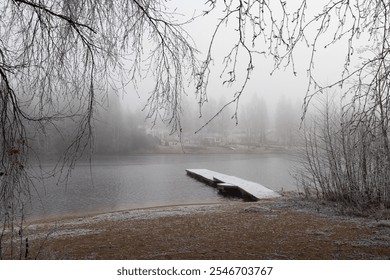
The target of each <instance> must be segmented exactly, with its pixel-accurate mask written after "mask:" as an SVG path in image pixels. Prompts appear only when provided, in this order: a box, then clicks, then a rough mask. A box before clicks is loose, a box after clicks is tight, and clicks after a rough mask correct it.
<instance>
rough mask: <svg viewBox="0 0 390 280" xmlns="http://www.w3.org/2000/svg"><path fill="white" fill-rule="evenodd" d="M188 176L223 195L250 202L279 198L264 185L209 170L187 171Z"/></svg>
mask: <svg viewBox="0 0 390 280" xmlns="http://www.w3.org/2000/svg"><path fill="white" fill-rule="evenodd" d="M186 172H187V175H188V176H190V177H192V178H195V179H197V180H198V181H201V182H203V183H205V184H207V185H210V186H213V187H215V188H218V189H219V191H220V192H221V193H223V194H234V195H238V196H242V197H244V198H247V199H250V200H259V199H265V198H274V197H279V196H280V195H279V194H278V193H277V192H275V191H273V190H270V189H268V188H266V187H264V186H263V185H260V184H258V183H255V182H251V181H247V180H244V179H241V178H238V177H235V176H229V175H226V174H222V173H218V172H214V171H211V170H208V169H186Z"/></svg>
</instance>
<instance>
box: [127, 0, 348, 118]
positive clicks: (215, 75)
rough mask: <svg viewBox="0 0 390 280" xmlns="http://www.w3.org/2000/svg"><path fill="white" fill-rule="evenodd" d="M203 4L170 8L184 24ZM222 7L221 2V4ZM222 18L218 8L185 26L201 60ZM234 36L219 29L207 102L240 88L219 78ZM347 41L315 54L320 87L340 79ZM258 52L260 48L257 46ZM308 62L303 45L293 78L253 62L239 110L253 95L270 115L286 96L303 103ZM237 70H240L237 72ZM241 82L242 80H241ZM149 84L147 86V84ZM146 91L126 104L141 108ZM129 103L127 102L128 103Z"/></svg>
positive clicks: (266, 62)
mask: <svg viewBox="0 0 390 280" xmlns="http://www.w3.org/2000/svg"><path fill="white" fill-rule="evenodd" d="M204 2H205V1H203V0H202V1H182V0H172V1H171V2H170V4H169V5H170V6H172V7H175V8H177V10H176V12H178V13H180V14H182V15H183V16H182V17H179V18H178V20H179V21H185V20H187V19H189V18H191V16H192V15H199V14H201V12H202V11H203V10H205V9H206V8H207V6H206V5H205V4H204ZM309 2H310V3H308V5H309V6H308V9H309V14H310V12H311V13H312V14H314V13H316V12H319V11H321V9H322V7H323V4H324V3H328V1H323V0H321V1H309ZM220 3H222V1H220ZM297 3H300V0H295V1H288V3H287V6H288V7H292V6H293V5H294V4H295V5H296V4H297ZM310 5H311V6H310ZM222 15H223V13H222V9H221V7H219V8H217V9H216V10H215V11H213V12H212V13H210V14H209V15H207V16H204V17H199V18H198V19H196V20H195V21H193V22H192V23H190V24H188V26H186V30H187V31H188V32H189V34H190V35H191V37H192V38H193V40H194V42H195V43H196V46H197V48H198V49H199V51H200V52H201V54H200V55H201V57H202V58H204V57H205V54H206V53H207V49H208V45H209V42H210V40H211V37H212V34H213V32H214V28H215V26H216V22H217V19H218V18H220V17H221V16H222ZM236 36H237V33H236V32H234V26H230V25H229V26H227V27H226V28H224V29H222V30H221V31H220V32H219V34H218V36H217V38H216V44H215V45H214V47H213V54H214V61H213V68H212V75H211V78H210V82H209V88H208V95H209V97H210V98H214V99H217V100H218V99H219V98H220V97H221V96H222V95H223V96H225V98H226V99H227V100H230V99H231V98H232V97H233V95H234V93H235V92H236V90H237V87H238V86H240V85H241V84H240V81H238V82H237V85H236V86H233V87H230V88H229V87H226V86H223V85H222V83H223V80H222V79H220V78H219V75H220V73H221V71H222V61H223V58H224V56H225V55H227V54H228V53H229V51H230V50H231V47H232V46H233V45H234V42H235V39H236ZM329 38H330V36H328V38H327V37H324V42H325V41H326V40H328V39H329ZM346 47H347V45H346V41H344V42H341V43H337V44H336V45H334V46H331V47H329V48H327V49H324V48H321V49H319V50H318V52H317V53H316V56H317V58H316V61H315V71H316V72H315V73H316V75H317V77H318V78H319V80H320V81H321V82H322V83H324V84H325V83H332V82H334V81H336V80H337V78H338V77H339V75H340V73H341V71H342V66H343V63H344V60H345V54H346ZM259 48H261V46H259ZM246 58H247V57H246V56H245V55H243V56H242V57H241V58H240V59H239V62H240V63H239V66H238V69H239V70H238V71H239V72H240V73H245V69H246V65H247V61H246ZM309 59H310V49H309V48H307V47H305V45H304V44H303V43H302V44H301V45H300V46H298V48H297V49H296V52H295V63H296V69H297V76H294V75H293V73H292V68H291V67H288V68H287V69H286V70H285V71H284V70H283V69H280V70H278V71H276V72H274V74H273V75H272V76H271V75H270V73H271V72H272V70H273V65H274V62H273V60H272V58H271V57H267V56H264V55H259V56H257V57H256V58H255V61H254V65H255V68H254V71H253V73H252V75H251V80H250V82H249V83H248V86H247V88H246V91H245V94H244V95H243V97H242V100H241V104H242V106H241V108H242V107H244V108H245V103H246V102H248V100H251V98H252V97H253V95H258V96H259V97H263V98H265V100H266V102H267V104H268V106H269V107H270V108H271V111H272V110H273V108H274V107H275V104H276V103H277V102H278V100H279V99H280V98H281V97H282V96H286V97H288V98H290V100H292V102H303V98H304V96H305V93H306V89H307V85H308V79H307V72H306V70H307V67H308V63H309ZM240 69H242V70H241V71H240ZM241 81H242V80H241ZM146 84H150V83H146ZM147 91H148V90H147V89H146V87H144V86H141V87H140V94H141V98H139V99H138V98H136V99H133V98H134V96H135V95H134V93H130V95H131V96H132V97H131V101H130V102H129V103H131V104H136V106H135V107H138V108H141V107H142V106H141V105H140V104H144V102H145V100H146V98H147V94H145V92H147ZM194 91H195V89H194V88H191V87H190V88H189V89H188V95H189V99H190V101H193V102H194V105H196V100H195V93H194ZM127 100H129V99H127Z"/></svg>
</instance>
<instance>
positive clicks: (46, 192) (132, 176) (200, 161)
mask: <svg viewBox="0 0 390 280" xmlns="http://www.w3.org/2000/svg"><path fill="white" fill-rule="evenodd" d="M292 166H293V162H292V161H291V158H289V157H288V156H281V155H269V154H266V155H264V154H263V155H261V154H212V155H210V154H207V155H204V154H200V155H193V154H161V155H131V156H120V157H103V156H99V157H95V158H94V160H93V162H92V168H90V165H89V162H83V161H81V162H78V164H77V165H76V168H75V169H74V170H73V171H72V173H71V177H70V178H69V181H68V183H67V184H66V186H65V184H59V185H57V184H56V182H57V179H55V178H51V179H47V180H45V181H44V184H42V183H39V184H37V186H36V188H37V192H38V193H39V196H38V195H36V194H35V195H34V196H33V208H32V210H31V211H30V217H33V218H46V217H56V216H63V215H84V214H87V213H97V212H106V211H116V210H124V209H135V208H143V207H154V206H167V205H177V204H193V203H194V204H196V203H218V202H223V201H227V200H229V198H226V197H223V196H221V195H219V194H218V191H217V190H216V189H214V188H212V187H209V186H206V185H204V184H202V183H200V182H198V181H196V180H194V179H192V178H190V177H188V176H187V175H186V172H185V169H187V168H206V169H210V170H213V171H217V172H221V173H225V174H228V175H234V176H237V177H241V178H243V179H247V180H250V181H254V182H258V183H260V184H262V185H264V186H266V187H268V188H270V189H273V190H276V191H280V190H282V189H283V190H287V191H288V190H296V187H295V184H294V180H293V179H292V177H291V176H290V173H289V171H290V169H291V167H292ZM48 167H49V166H46V167H45V168H48ZM230 199H231V198H230Z"/></svg>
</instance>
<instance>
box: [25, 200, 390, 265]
mask: <svg viewBox="0 0 390 280" xmlns="http://www.w3.org/2000/svg"><path fill="white" fill-rule="evenodd" d="M386 218H388V217H385V216H382V217H381V219H380V220H378V219H375V218H372V217H370V218H356V217H355V218H352V217H350V216H343V215H339V214H338V212H337V211H336V210H335V209H334V208H333V207H331V206H327V205H321V204H320V205H318V204H316V203H313V202H308V201H304V200H301V199H300V198H296V197H283V198H279V199H273V200H265V201H260V202H256V203H244V202H234V203H230V204H220V205H197V206H194V205H192V206H174V207H162V208H154V209H143V210H132V211H124V212H115V213H106V214H100V215H95V216H90V217H84V218H72V219H65V220H59V221H57V222H56V223H53V222H50V223H49V222H47V223H40V224H33V225H31V226H30V227H29V233H30V248H31V249H30V253H29V255H30V257H31V258H33V257H35V256H36V255H37V252H38V250H39V248H40V246H41V244H42V238H43V237H44V236H46V234H47V233H48V232H50V233H51V234H50V235H49V237H48V238H47V240H46V241H45V243H44V245H43V246H42V247H41V248H40V251H39V256H38V258H40V259H389V258H390V220H386Z"/></svg>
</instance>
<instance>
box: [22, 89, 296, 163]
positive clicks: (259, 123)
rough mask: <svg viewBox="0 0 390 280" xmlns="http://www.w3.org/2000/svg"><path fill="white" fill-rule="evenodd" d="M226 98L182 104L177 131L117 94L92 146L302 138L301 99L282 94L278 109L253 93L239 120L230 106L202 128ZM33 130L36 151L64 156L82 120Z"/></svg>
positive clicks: (101, 149)
mask: <svg viewBox="0 0 390 280" xmlns="http://www.w3.org/2000/svg"><path fill="white" fill-rule="evenodd" d="M225 103H226V101H225V100H224V99H220V100H217V99H214V98H210V100H209V102H208V103H207V104H205V106H204V108H203V110H202V117H201V118H199V109H198V108H197V106H196V104H194V102H193V103H191V102H190V100H186V102H185V103H184V105H183V115H182V119H181V129H182V130H181V133H180V134H179V133H172V132H171V131H170V129H169V127H167V126H166V125H164V124H162V123H161V122H156V123H155V124H154V123H153V122H152V121H151V120H150V119H148V118H147V117H146V114H145V112H144V111H143V110H142V108H141V109H140V107H139V106H138V109H134V108H128V107H126V106H125V105H126V103H124V101H123V98H122V97H120V96H117V95H115V94H112V95H110V96H109V98H108V100H107V107H100V108H99V109H98V111H97V113H96V118H95V120H94V133H93V144H94V145H93V150H94V153H95V154H132V153H140V152H141V153H142V152H147V153H153V152H159V151H160V150H159V147H160V146H165V147H169V146H171V147H175V146H183V147H192V148H196V147H199V148H200V147H217V146H218V147H226V148H229V147H230V148H232V147H233V148H234V147H235V146H237V145H238V146H245V147H247V148H250V147H268V146H274V147H281V148H291V147H293V146H297V145H298V144H299V141H300V136H299V135H300V134H301V131H300V117H301V114H302V112H301V103H300V101H299V100H298V99H296V100H292V99H291V98H289V97H286V96H282V97H280V98H279V99H278V101H277V102H276V106H274V108H270V107H269V106H268V105H267V100H265V99H264V98H262V97H259V96H258V95H253V97H252V98H251V99H250V102H247V103H246V104H241V106H240V108H239V112H238V113H239V122H238V124H236V122H235V121H234V120H233V119H232V116H233V114H234V108H233V107H232V108H230V107H228V108H226V109H225V110H223V111H222V112H221V113H220V114H219V115H218V116H217V117H216V118H215V119H213V120H212V121H211V122H210V123H209V124H207V125H206V126H205V127H204V128H202V129H201V130H200V131H198V132H196V131H197V130H198V129H199V128H200V127H201V126H202V124H203V123H204V121H205V120H209V119H210V118H211V117H212V116H213V114H215V112H217V111H218V110H219V109H220V108H221V107H222V106H223V105H224V104H225ZM26 128H27V131H29V132H30V133H31V134H30V135H29V136H30V137H31V142H30V144H31V147H32V150H33V151H34V152H36V153H39V154H41V155H46V156H49V155H61V154H63V153H64V152H65V151H66V149H67V147H68V146H69V145H70V142H69V141H70V140H71V139H73V138H74V136H75V135H74V134H75V132H76V129H77V120H72V119H65V120H59V121H56V122H50V123H46V124H45V128H44V130H43V131H44V133H36V131H34V129H33V128H31V127H29V126H28V125H26Z"/></svg>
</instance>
